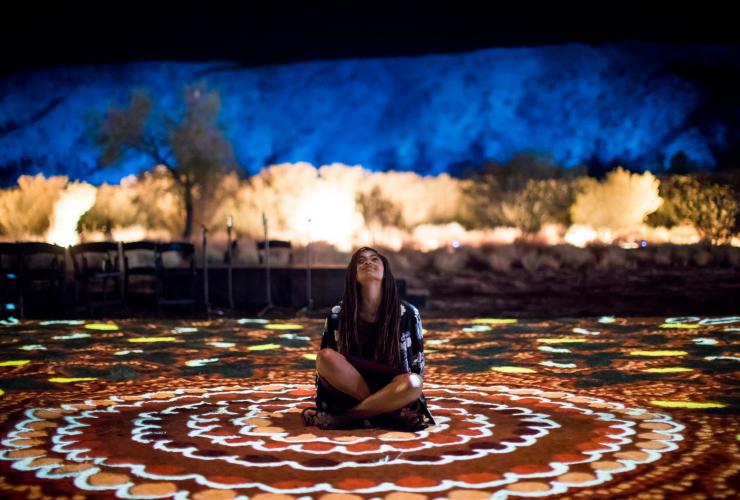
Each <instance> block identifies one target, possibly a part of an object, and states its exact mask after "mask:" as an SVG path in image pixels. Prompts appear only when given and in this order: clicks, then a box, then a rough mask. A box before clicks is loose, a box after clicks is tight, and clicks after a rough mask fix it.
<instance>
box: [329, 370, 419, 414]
mask: <svg viewBox="0 0 740 500" xmlns="http://www.w3.org/2000/svg"><path fill="white" fill-rule="evenodd" d="M421 386H422V379H421V377H419V376H418V375H416V374H415V373H404V374H401V375H397V376H396V377H394V378H393V380H391V381H390V382H389V383H388V385H386V386H385V387H383V388H382V389H380V390H379V391H377V392H375V393H373V394H371V395H370V396H368V397H367V398H365V399H363V400H362V401H361V402H360V404H358V405H357V406H355V407H354V408H352V409H351V410H349V411H348V412H346V413H344V414H343V415H334V416H333V419H334V420H335V422H336V423H338V424H341V423H345V422H351V421H353V420H360V419H365V418H370V417H375V416H377V415H381V414H383V413H388V412H391V411H394V410H398V409H401V408H403V407H404V406H406V405H408V404H410V403H413V402H414V401H416V400H417V399H418V398H419V396H421V392H422V390H421Z"/></svg>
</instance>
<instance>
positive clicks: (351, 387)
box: [316, 348, 370, 401]
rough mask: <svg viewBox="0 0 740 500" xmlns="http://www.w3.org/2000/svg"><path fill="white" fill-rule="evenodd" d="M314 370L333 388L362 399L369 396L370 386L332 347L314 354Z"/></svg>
mask: <svg viewBox="0 0 740 500" xmlns="http://www.w3.org/2000/svg"><path fill="white" fill-rule="evenodd" d="M316 371H317V372H318V373H319V376H320V377H321V378H323V379H324V380H325V381H326V382H328V383H329V385H330V386H332V387H333V388H334V389H336V390H338V391H340V392H343V393H344V394H347V395H348V396H352V397H353V398H355V399H356V400H358V401H363V400H364V399H366V398H367V397H368V396H370V388H369V387H368V386H367V383H366V382H365V379H364V378H362V375H360V372H358V371H357V369H356V368H355V367H354V366H352V364H350V362H349V361H347V359H346V358H345V357H344V356H342V355H341V354H339V353H338V352H337V351H335V350H333V349H327V348H324V349H321V350H320V351H319V353H318V355H317V356H316Z"/></svg>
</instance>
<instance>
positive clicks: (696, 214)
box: [661, 175, 737, 243]
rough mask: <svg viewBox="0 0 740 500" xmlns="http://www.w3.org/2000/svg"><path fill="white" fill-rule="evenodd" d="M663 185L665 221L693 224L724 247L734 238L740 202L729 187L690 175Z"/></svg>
mask: <svg viewBox="0 0 740 500" xmlns="http://www.w3.org/2000/svg"><path fill="white" fill-rule="evenodd" d="M663 184H664V186H663V185H662V186H661V196H662V197H663V199H664V200H665V205H666V209H665V211H664V218H665V219H669V220H672V221H675V222H678V223H681V222H689V223H691V224H693V225H694V227H696V229H697V230H698V231H699V233H700V234H701V235H702V238H703V239H704V240H705V241H708V242H710V243H724V242H727V241H728V240H729V239H730V238H731V237H732V230H733V227H734V225H735V214H736V213H737V202H736V201H735V196H734V193H733V191H732V189H731V188H730V187H729V186H724V185H722V184H715V183H712V182H707V181H701V180H699V179H697V178H696V177H694V176H689V175H676V176H673V177H670V178H669V179H667V180H665V181H663Z"/></svg>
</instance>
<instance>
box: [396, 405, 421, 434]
mask: <svg viewBox="0 0 740 500" xmlns="http://www.w3.org/2000/svg"><path fill="white" fill-rule="evenodd" d="M390 415H391V417H392V419H393V420H394V422H395V423H396V424H397V425H398V426H399V427H401V428H403V429H407V430H409V431H412V432H413V431H420V430H422V429H424V428H426V427H427V424H426V422H425V420H424V415H422V414H421V413H419V412H418V411H416V410H413V409H411V408H401V409H400V410H396V411H394V412H391V413H390Z"/></svg>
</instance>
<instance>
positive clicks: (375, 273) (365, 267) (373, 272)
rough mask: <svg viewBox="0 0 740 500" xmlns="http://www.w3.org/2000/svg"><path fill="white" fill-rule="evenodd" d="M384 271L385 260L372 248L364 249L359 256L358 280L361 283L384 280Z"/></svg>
mask: <svg viewBox="0 0 740 500" xmlns="http://www.w3.org/2000/svg"><path fill="white" fill-rule="evenodd" d="M383 272H384V269H383V261H382V260H380V257H378V254H377V253H375V252H373V251H372V250H363V251H362V252H361V253H360V255H359V256H358V257H357V281H358V282H359V283H360V284H362V285H366V284H368V283H370V282H372V281H383Z"/></svg>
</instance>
